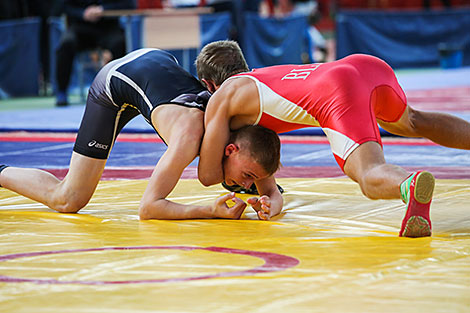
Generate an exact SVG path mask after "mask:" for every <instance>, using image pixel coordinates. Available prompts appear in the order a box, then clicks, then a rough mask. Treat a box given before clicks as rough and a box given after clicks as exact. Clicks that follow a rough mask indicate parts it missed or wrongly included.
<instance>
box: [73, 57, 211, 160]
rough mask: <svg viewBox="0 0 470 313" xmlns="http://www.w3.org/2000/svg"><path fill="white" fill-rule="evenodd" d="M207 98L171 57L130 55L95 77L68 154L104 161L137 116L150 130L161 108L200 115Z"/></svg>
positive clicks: (204, 92)
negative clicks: (192, 109) (197, 111)
mask: <svg viewBox="0 0 470 313" xmlns="http://www.w3.org/2000/svg"><path fill="white" fill-rule="evenodd" d="M208 98H209V93H208V92H207V91H206V90H205V89H204V87H203V86H202V85H201V83H200V82H199V81H198V80H197V79H196V78H195V77H194V76H192V75H191V74H189V73H188V72H186V71H185V70H184V69H183V68H182V67H181V66H180V65H179V64H178V62H177V61H176V59H175V57H174V56H172V55H171V54H170V53H168V52H166V51H163V50H158V49H140V50H136V51H133V52H131V53H129V54H128V55H126V56H124V57H122V58H120V59H117V60H114V61H112V62H110V63H108V64H107V65H106V66H104V67H103V68H102V69H101V71H100V72H99V73H98V74H97V76H96V78H95V80H94V81H93V84H92V85H91V87H90V91H89V94H88V99H87V103H86V108H85V114H84V116H83V119H82V123H81V125H80V129H79V131H78V135H77V140H76V141H75V146H74V149H73V150H74V151H75V152H77V153H80V154H82V155H85V156H89V157H92V158H97V159H106V158H108V155H109V152H110V150H111V147H112V145H113V143H114V141H115V139H116V136H117V135H118V134H119V132H120V131H121V129H122V128H123V127H124V125H126V124H127V123H128V122H129V121H130V120H131V119H132V118H134V117H135V116H137V115H138V114H142V115H143V117H144V118H145V120H146V121H147V122H148V123H149V124H150V125H152V123H151V114H152V111H153V109H155V108H156V107H157V106H159V105H161V104H179V105H183V106H187V107H195V108H199V109H201V110H204V109H205V105H206V104H207V101H208ZM152 127H153V125H152Z"/></svg>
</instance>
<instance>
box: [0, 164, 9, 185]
mask: <svg viewBox="0 0 470 313" xmlns="http://www.w3.org/2000/svg"><path fill="white" fill-rule="evenodd" d="M7 167H8V165H0V173H1V172H2V171H3V170H4V169H6V168H7ZM0 187H2V185H0Z"/></svg>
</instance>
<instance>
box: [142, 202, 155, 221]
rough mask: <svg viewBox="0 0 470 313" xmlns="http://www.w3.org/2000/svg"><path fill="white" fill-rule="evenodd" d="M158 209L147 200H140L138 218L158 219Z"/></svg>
mask: <svg viewBox="0 0 470 313" xmlns="http://www.w3.org/2000/svg"><path fill="white" fill-rule="evenodd" d="M157 213H158V210H156V209H155V206H154V205H153V203H151V202H148V201H141V202H140V206H139V218H140V220H142V221H144V220H150V219H158V214H157Z"/></svg>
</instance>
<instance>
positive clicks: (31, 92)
mask: <svg viewBox="0 0 470 313" xmlns="http://www.w3.org/2000/svg"><path fill="white" fill-rule="evenodd" d="M107 2H108V3H106V1H63V0H62V1H61V0H55V1H54V0H50V1H41V0H0V73H1V75H0V107H1V106H3V108H7V107H11V106H14V107H17V106H21V105H26V106H28V107H30V106H31V105H33V106H34V107H41V106H55V105H58V104H61V105H68V104H83V103H84V102H85V99H86V91H87V88H88V87H89V85H90V84H91V82H92V80H93V78H94V76H95V75H96V73H97V71H98V70H99V69H100V68H101V67H102V66H103V65H104V64H105V63H106V62H108V61H109V60H111V59H113V58H115V57H119V56H114V55H113V53H112V52H111V51H109V49H108V48H107V47H100V45H99V42H98V43H96V44H94V45H86V46H84V45H78V47H76V51H73V53H74V54H73V64H72V68H71V73H70V75H68V73H66V76H70V77H69V81H68V82H67V83H66V90H65V93H66V97H68V99H67V101H66V102H63V103H59V101H58V100H57V99H56V96H57V95H58V92H59V91H58V90H59V89H60V88H58V80H60V79H61V78H60V75H61V74H60V73H59V72H60V71H61V70H62V69H63V68H64V66H62V65H61V63H60V62H61V61H58V57H59V58H60V57H61V56H60V54H58V51H60V48H61V44H62V42H63V41H64V34H65V33H66V32H67V29H68V27H71V26H70V25H72V23H73V21H74V20H73V19H74V17H73V16H72V15H71V13H70V12H71V10H70V8H67V6H70V5H82V6H83V8H82V11H81V13H80V14H82V15H83V10H84V9H85V8H86V6H89V5H90V3H91V4H94V5H100V4H102V6H103V7H104V12H105V13H106V14H107V15H106V14H104V15H103V16H102V17H100V18H102V19H103V20H104V19H117V20H118V23H119V27H120V28H121V31H122V34H124V36H125V51H126V52H130V51H132V50H135V49H138V48H142V47H156V48H162V49H165V50H169V51H171V52H172V53H173V54H174V55H175V56H176V57H177V58H178V60H179V61H180V63H181V64H182V65H183V66H184V67H185V68H186V69H187V70H188V71H190V72H191V73H193V74H194V75H195V68H194V65H193V63H194V59H195V58H196V55H197V53H198V52H199V50H200V48H201V47H202V46H204V45H205V44H207V43H209V42H211V41H215V40H222V39H232V40H236V41H238V42H239V44H240V46H241V47H242V50H243V52H244V53H245V56H246V59H247V62H248V64H249V66H250V67H251V68H256V67H262V66H269V65H276V64H286V63H311V62H328V61H332V60H335V59H338V58H342V57H345V56H347V55H349V54H353V53H366V54H371V55H375V56H377V57H380V58H382V59H383V60H385V61H386V62H388V63H389V64H390V65H391V66H392V67H393V68H394V69H396V70H399V69H423V68H440V69H451V68H459V67H463V66H469V65H470V0H445V1H441V0H407V1H405V0H339V1H338V0H337V1H333V0H297V1H296V0H167V1H164V0H130V1H127V4H126V6H121V7H120V6H117V5H116V4H117V3H119V2H120V1H107ZM121 2H122V1H121ZM109 4H111V5H109ZM113 4H114V7H113ZM107 8H111V9H107ZM201 8H210V11H211V12H210V13H206V12H208V11H207V10H206V11H204V10H200V9H201ZM177 10H178V11H177ZM185 10H186V11H185ZM198 10H199V11H198ZM180 11H181V12H184V14H183V13H178V12H180ZM93 23H95V25H97V24H96V22H93ZM181 28H182V29H181ZM92 32H93V31H92ZM62 48H63V47H62ZM115 54H117V53H115ZM58 70H59V71H58ZM62 75H63V74H62ZM62 85H64V84H63V83H62ZM61 88H62V89H64V87H61ZM24 97H29V98H31V97H32V98H34V99H36V100H35V101H33V102H24V101H21V103H20V102H18V101H15V99H18V98H24ZM7 100H10V101H7ZM11 100H13V101H11ZM26 103H28V104H26Z"/></svg>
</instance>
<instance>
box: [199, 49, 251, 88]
mask: <svg viewBox="0 0 470 313" xmlns="http://www.w3.org/2000/svg"><path fill="white" fill-rule="evenodd" d="M196 70H197V75H198V77H199V80H200V81H202V82H203V83H204V84H205V85H206V87H207V88H208V89H209V91H211V92H214V90H213V89H214V88H212V87H213V86H214V87H218V86H220V85H222V83H223V82H224V81H225V80H226V79H227V78H229V77H230V76H232V75H235V74H238V73H243V72H248V71H249V69H248V65H247V64H246V61H245V57H244V56H243V53H242V50H241V49H240V46H239V45H238V43H236V42H235V41H231V40H221V41H214V42H211V43H209V44H207V45H205V46H204V48H202V50H201V52H200V53H199V55H198V56H197V58H196Z"/></svg>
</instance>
